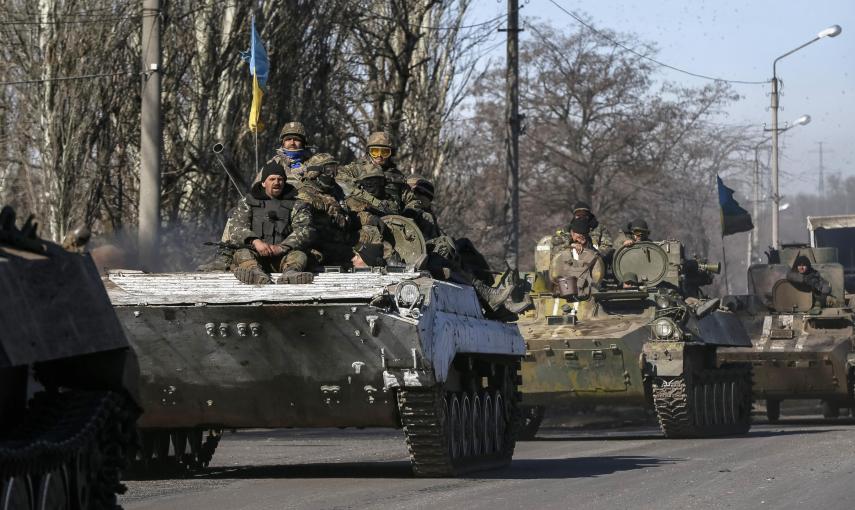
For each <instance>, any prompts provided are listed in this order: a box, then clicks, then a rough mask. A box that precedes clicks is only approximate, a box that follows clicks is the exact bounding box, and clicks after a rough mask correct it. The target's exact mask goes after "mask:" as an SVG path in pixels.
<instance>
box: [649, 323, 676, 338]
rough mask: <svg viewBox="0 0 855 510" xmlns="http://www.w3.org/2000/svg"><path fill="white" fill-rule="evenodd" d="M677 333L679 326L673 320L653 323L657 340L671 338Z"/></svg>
mask: <svg viewBox="0 0 855 510" xmlns="http://www.w3.org/2000/svg"><path fill="white" fill-rule="evenodd" d="M675 331H677V325H676V324H674V321H672V320H671V319H656V321H654V322H653V334H654V335H656V338H662V339H665V338H671V337H672V336H673V335H674V332H675Z"/></svg>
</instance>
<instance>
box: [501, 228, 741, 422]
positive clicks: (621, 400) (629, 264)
mask: <svg viewBox="0 0 855 510" xmlns="http://www.w3.org/2000/svg"><path fill="white" fill-rule="evenodd" d="M554 251H555V250H554V248H553V243H552V239H551V238H550V237H546V238H543V239H542V240H541V242H540V243H538V246H537V251H536V252H535V259H536V260H535V264H536V273H535V274H534V275H530V276H529V277H528V279H529V281H530V283H531V291H530V293H529V296H530V297H531V300H532V302H533V303H534V309H532V310H529V311H528V312H526V313H525V315H524V316H522V317H520V319H519V321H518V325H519V328H520V331H521V332H522V334H523V337H524V338H525V341H526V354H525V359H524V361H523V364H522V379H523V385H522V391H523V402H524V404H525V408H524V418H525V420H526V427H525V430H524V432H523V434H525V436H533V435H534V433H535V432H536V428H537V426H538V425H539V422H540V419H541V418H542V416H543V414H542V413H543V410H544V409H546V408H549V407H558V408H561V407H564V408H568V407H569V408H572V407H573V406H581V405H584V404H604V405H612V404H613V405H638V406H648V407H652V408H653V409H654V410H655V413H656V416H657V417H658V420H659V424H660V427H661V429H662V432H663V433H664V434H665V436H666V437H669V438H670V437H704V436H715V435H724V434H740V433H744V432H746V431H747V430H748V429H749V426H750V412H751V372H750V365H748V364H745V363H726V364H721V363H718V362H717V360H716V357H715V353H716V350H717V349H718V348H720V347H722V346H748V345H750V342H749V339H748V336H747V335H746V333H745V330H744V329H743V327H742V326H741V324H740V323H739V321H738V319H737V318H736V316H735V315H734V314H733V313H731V312H728V311H725V310H722V309H720V308H719V306H718V305H719V300H718V299H707V298H705V297H704V296H703V294H702V292H701V289H700V287H701V286H702V285H705V284H707V283H709V282H710V281H711V278H712V273H714V272H717V270H718V268H717V267H716V266H715V265H712V264H704V263H702V262H699V261H697V260H694V259H688V258H686V257H685V255H684V253H683V246H682V244H681V243H680V242H678V241H662V242H650V241H641V242H636V243H634V244H632V245H629V246H623V247H621V248H619V249H618V250H617V251H616V252H615V253H614V254H613V257H612V260H613V263H612V266H611V274H612V276H611V277H606V276H605V272H606V271H605V270H606V269H607V268H606V267H605V266H604V265H603V264H602V261H601V260H600V261H598V262H597V265H595V266H594V269H593V274H594V280H595V285H594V288H593V290H592V292H591V295H590V297H589V298H587V299H581V300H580V299H578V297H574V296H572V295H562V294H563V292H564V291H563V290H562V288H561V287H562V285H558V284H555V283H554V282H556V281H557V282H558V283H561V278H560V277H558V275H556V274H555V271H556V270H560V268H559V267H556V263H555V261H556V260H561V256H562V254H561V253H553V252H554ZM596 282H598V283H596Z"/></svg>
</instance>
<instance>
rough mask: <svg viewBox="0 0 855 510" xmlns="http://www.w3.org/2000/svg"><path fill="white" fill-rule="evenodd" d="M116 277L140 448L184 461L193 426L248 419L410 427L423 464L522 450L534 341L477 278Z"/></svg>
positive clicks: (461, 465) (470, 463) (498, 461)
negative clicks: (290, 280)
mask: <svg viewBox="0 0 855 510" xmlns="http://www.w3.org/2000/svg"><path fill="white" fill-rule="evenodd" d="M384 219H386V218H384ZM398 220H400V221H402V222H403V223H404V224H405V225H404V226H403V227H404V233H403V234H402V235H404V236H405V237H408V238H409V240H410V241H413V240H414V239H416V240H418V239H421V234H420V233H419V232H418V230H417V229H416V228H415V225H414V224H412V223H411V222H410V223H409V224H407V222H408V221H409V220H405V219H400V218H399V219H398ZM387 225H388V220H387ZM397 232H401V230H398V231H397ZM416 244H418V245H419V246H421V253H424V251H423V250H424V240H423V239H421V241H420V243H416ZM410 246H412V242H411V243H410ZM401 253H402V256H403V257H404V259H405V260H409V259H410V258H412V257H414V256H418V255H419V254H420V253H419V250H410V251H406V252H405V253H403V252H401ZM107 287H108V291H109V294H110V299H111V300H112V302H113V305H114V307H115V309H116V311H117V313H118V315H119V317H120V320H121V321H122V324H123V326H124V328H125V331H126V333H127V335H128V338H129V339H130V341H131V343H132V344H133V346H134V348H135V350H136V352H137V354H138V356H139V360H140V365H141V373H142V376H141V379H140V393H141V399H142V402H143V407H144V409H145V412H144V414H143V416H142V418H141V420H140V426H141V428H142V430H143V438H144V451H143V452H142V455H141V459H140V460H141V461H142V462H151V461H157V460H158V459H161V460H162V461H169V460H170V459H171V460H174V461H177V462H181V461H182V458H183V456H184V455H187V454H186V453H185V452H186V451H187V443H186V438H187V437H188V436H192V437H194V440H195V441H196V445H197V449H198V448H200V443H201V434H202V431H203V430H213V431H216V430H221V429H224V428H225V429H232V428H246V427H265V428H278V427H393V428H402V429H403V431H404V435H405V437H406V441H407V445H408V447H409V451H410V455H411V461H412V466H413V471H414V473H415V475H416V476H454V475H457V474H460V473H463V472H466V471H470V470H476V469H484V468H490V467H496V466H501V465H505V464H507V463H508V462H510V459H511V455H512V453H513V450H514V444H515V432H516V429H517V428H518V427H517V421H518V416H519V411H518V408H517V400H518V398H519V395H518V392H517V384H518V377H519V375H518V368H519V361H520V359H521V357H522V355H523V352H524V347H523V341H522V337H521V336H520V334H519V331H518V330H517V328H516V326H515V325H513V324H507V323H503V322H498V321H495V320H488V319H486V318H485V317H484V314H483V313H482V309H481V305H480V304H479V302H478V299H477V298H476V295H475V292H474V290H473V289H472V288H471V287H468V286H460V285H455V284H452V283H447V282H443V281H437V280H434V279H432V278H431V277H429V276H424V275H423V274H420V273H417V272H399V273H392V272H386V271H380V270H379V269H374V270H371V271H364V272H338V271H327V272H321V273H320V274H317V275H316V277H315V279H314V282H313V283H311V284H307V285H246V284H242V283H240V282H239V281H238V280H236V279H235V277H234V276H233V275H232V274H231V273H172V274H145V273H140V272H128V271H124V272H112V273H110V274H109V276H108V278H107ZM216 437H217V434H216V432H213V433H209V440H207V441H205V442H204V443H201V445H202V447H204V445H206V444H207V445H208V448H207V451H206V453H205V455H207V457H206V458H201V459H199V458H198V456H195V458H194V459H191V460H192V462H199V461H201V462H203V463H204V462H206V461H207V460H210V456H209V454H210V453H212V447H213V446H214V445H215V444H216ZM146 443H148V446H145V444H146Z"/></svg>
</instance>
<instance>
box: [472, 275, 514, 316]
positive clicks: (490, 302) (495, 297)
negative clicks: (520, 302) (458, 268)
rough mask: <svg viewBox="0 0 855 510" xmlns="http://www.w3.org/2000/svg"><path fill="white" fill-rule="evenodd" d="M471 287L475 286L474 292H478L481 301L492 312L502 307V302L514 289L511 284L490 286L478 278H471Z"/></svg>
mask: <svg viewBox="0 0 855 510" xmlns="http://www.w3.org/2000/svg"><path fill="white" fill-rule="evenodd" d="M472 287H474V288H475V294H478V298H479V299H480V300H481V302H482V303H486V304H487V306H489V307H490V309H491V310H492V311H494V312H495V311H497V310H498V309H499V308H501V307H502V304H503V303H504V302H505V300H507V299H508V298H509V297H511V293H512V292H513V291H514V288H513V287H511V286H504V287H498V288H496V287H490V286H489V285H487V284H486V283H484V282H482V281H481V280H478V279H473V280H472Z"/></svg>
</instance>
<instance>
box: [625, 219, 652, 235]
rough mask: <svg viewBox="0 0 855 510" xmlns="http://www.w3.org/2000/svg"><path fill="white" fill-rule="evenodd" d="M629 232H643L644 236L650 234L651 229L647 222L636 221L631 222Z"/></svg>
mask: <svg viewBox="0 0 855 510" xmlns="http://www.w3.org/2000/svg"><path fill="white" fill-rule="evenodd" d="M628 230H629V231H630V232H633V233H634V232H641V233H644V234H649V233H650V227H648V226H647V222H646V221H644V220H642V219H634V220H632V221H630V222H629V227H628Z"/></svg>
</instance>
